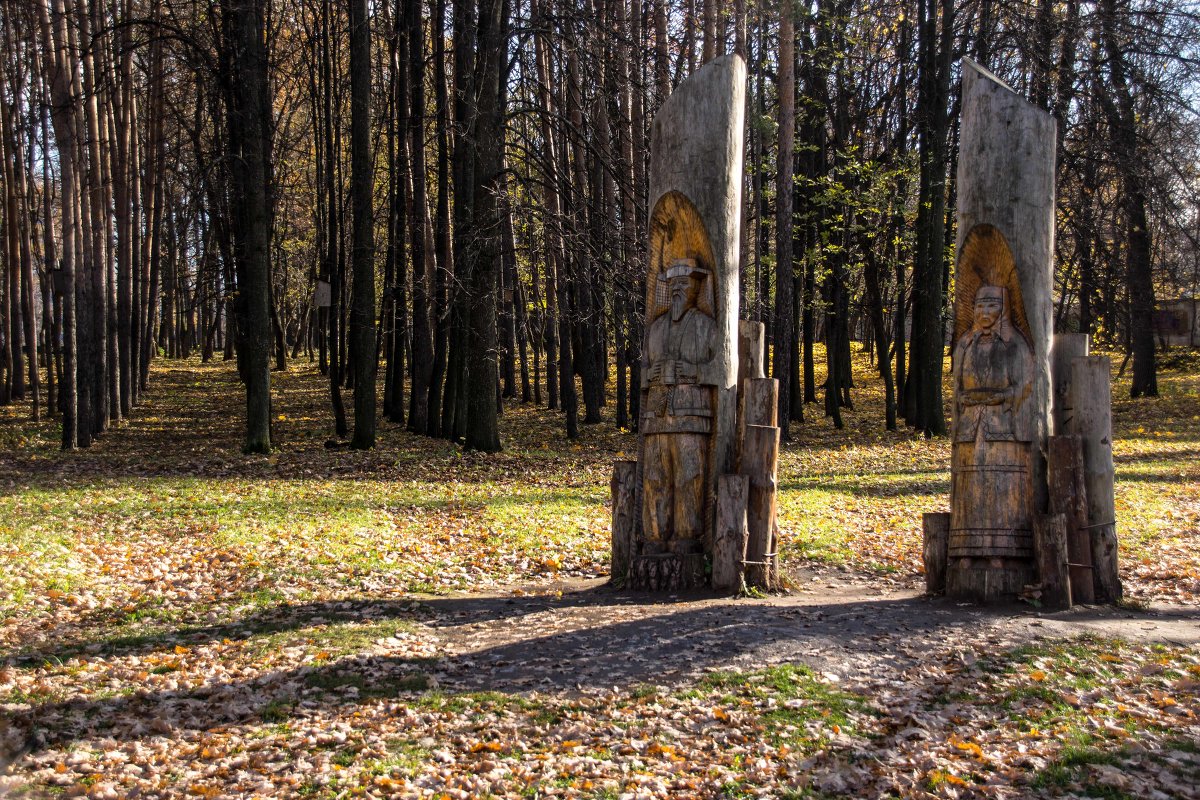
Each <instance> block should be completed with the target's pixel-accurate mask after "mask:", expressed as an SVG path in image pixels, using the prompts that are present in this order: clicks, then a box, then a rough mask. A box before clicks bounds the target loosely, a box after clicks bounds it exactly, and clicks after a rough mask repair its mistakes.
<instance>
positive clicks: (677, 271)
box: [658, 258, 708, 281]
mask: <svg viewBox="0 0 1200 800" xmlns="http://www.w3.org/2000/svg"><path fill="white" fill-rule="evenodd" d="M707 274H708V270H707V269H705V268H704V267H702V266H700V264H699V263H698V262H697V261H696V259H694V258H677V259H675V260H674V261H672V262H671V265H670V266H669V267H667V268H666V269H664V270H663V271H662V272H660V273H658V279H659V280H660V281H669V280H671V279H672V278H682V277H685V276H691V275H694V276H696V277H697V278H702V277H704V276H705V275H707Z"/></svg>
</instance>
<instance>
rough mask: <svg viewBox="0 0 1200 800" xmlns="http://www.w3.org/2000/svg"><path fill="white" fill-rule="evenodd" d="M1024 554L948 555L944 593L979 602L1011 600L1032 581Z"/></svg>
mask: <svg viewBox="0 0 1200 800" xmlns="http://www.w3.org/2000/svg"><path fill="white" fill-rule="evenodd" d="M1034 575H1035V573H1034V568H1033V562H1032V561H1030V560H1029V559H1027V558H1002V557H1001V558H983V557H981V558H971V557H965V558H953V557H952V558H951V559H950V566H949V568H948V569H947V570H946V596H947V597H953V598H956V599H961V600H974V601H976V602H979V603H996V602H1002V601H1005V600H1013V599H1015V598H1016V597H1017V595H1019V594H1020V593H1021V592H1022V591H1023V590H1024V589H1025V587H1026V585H1028V584H1031V583H1033V582H1034Z"/></svg>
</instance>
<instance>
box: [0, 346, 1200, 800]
mask: <svg viewBox="0 0 1200 800" xmlns="http://www.w3.org/2000/svg"><path fill="white" fill-rule="evenodd" d="M856 364H857V367H858V368H859V372H860V374H859V375H856V378H857V379H859V380H858V385H859V386H863V387H865V388H864V389H861V390H859V391H858V392H857V395H858V396H856V400H858V406H857V408H858V409H859V410H858V411H856V412H854V413H852V414H847V415H846V416H847V419H848V423H849V425H848V430H846V431H834V430H833V429H832V428H830V427H829V426H828V425H826V424H824V423H820V422H817V423H813V422H810V423H808V424H807V425H805V426H804V427H803V428H800V429H798V430H797V433H798V434H799V436H798V439H799V442H798V443H797V444H796V445H793V446H791V447H789V448H788V449H787V450H786V451H785V453H784V457H783V459H782V464H781V485H782V491H781V523H782V527H783V528H784V536H785V540H784V544H785V557H786V558H787V559H788V561H787V564H788V565H789V567H790V568H791V572H792V575H793V582H794V590H795V596H796V597H797V598H799V599H798V600H797V602H798V603H799V605H795V606H787V605H786V603H782V602H781V601H780V600H779V599H768V600H763V601H748V600H743V601H735V602H732V603H731V602H729V601H719V602H718V601H704V602H708V603H709V604H710V606H705V607H704V608H703V609H700V610H698V607H697V606H696V603H697V602H698V601H697V600H696V599H695V598H682V599H679V600H676V601H675V602H673V603H667V604H663V603H660V602H657V601H653V600H652V601H649V602H647V601H646V600H644V599H642V600H638V599H637V598H633V599H622V600H618V599H616V598H618V597H621V596H620V595H616V594H613V593H611V592H609V593H607V594H606V593H605V591H604V590H599V589H597V588H596V585H597V584H598V583H599V582H600V581H599V580H598V578H599V577H600V576H603V574H604V573H605V572H606V564H605V560H606V556H607V553H606V546H607V542H606V536H607V509H606V508H605V500H606V494H607V492H606V488H607V487H606V484H607V478H608V474H607V473H608V470H609V468H610V464H611V461H612V460H613V458H614V457H616V454H617V453H621V452H626V453H627V452H634V451H635V450H636V440H635V438H634V437H633V435H631V434H628V433H622V432H619V431H614V430H612V429H610V428H607V427H605V426H602V427H596V428H589V429H585V432H584V436H583V437H582V440H581V441H580V442H577V443H566V442H564V441H563V440H562V439H561V437H560V436H559V435H558V430H557V425H558V422H557V420H556V418H555V417H554V416H553V415H552V414H550V413H548V412H544V411H537V410H533V409H529V408H526V407H521V406H517V405H510V406H508V407H506V412H505V420H504V425H505V432H506V444H507V446H508V451H507V452H506V453H504V454H501V455H499V456H489V457H485V456H479V455H473V454H469V453H463V452H461V451H459V450H458V449H457V448H455V447H453V446H451V445H447V444H445V443H440V442H432V441H429V440H425V439H423V438H420V437H414V436H411V435H409V434H407V433H404V432H402V431H399V430H395V429H391V430H386V431H384V432H383V435H382V437H381V446H380V448H379V449H377V450H376V451H373V452H371V453H352V452H349V451H340V450H335V451H329V450H327V449H325V448H324V446H323V442H324V439H325V438H326V436H327V431H325V430H323V426H324V425H327V418H326V414H325V411H324V408H323V406H322V400H323V393H322V392H321V391H319V381H320V378H319V377H318V376H315V375H312V374H311V373H309V372H307V371H306V370H305V369H301V368H294V369H293V370H292V371H291V372H289V373H287V374H283V375H279V376H277V386H279V387H280V390H279V391H278V395H277V402H278V405H279V408H280V415H279V416H280V419H279V420H278V421H277V422H276V438H277V440H278V441H279V442H280V445H281V446H280V448H279V451H278V453H277V454H276V455H273V456H271V457H270V458H261V459H259V458H246V457H243V456H241V455H240V453H238V451H237V446H238V430H237V417H236V414H235V413H234V411H233V410H234V409H236V407H237V384H236V375H235V374H234V373H233V371H232V370H230V369H228V368H227V367H224V366H202V365H199V364H197V363H195V362H183V363H175V364H159V365H157V366H156V372H155V379H156V381H157V387H156V390H155V391H154V392H153V393H152V394H151V396H150V397H149V398H148V401H147V402H146V403H145V404H144V405H143V406H142V407H141V408H140V409H139V411H138V414H137V415H135V417H134V418H133V419H132V420H130V421H129V422H128V423H126V425H125V426H124V427H123V428H121V429H119V430H116V431H113V432H111V433H109V434H107V435H106V436H105V437H104V439H103V440H102V441H101V442H100V443H99V444H98V445H97V446H95V447H94V448H92V450H90V451H87V452H84V453H76V454H60V453H58V452H57V451H56V450H55V449H54V436H53V432H52V430H51V426H49V425H47V424H42V425H40V426H37V425H33V424H31V423H28V422H26V421H24V420H20V419H18V418H17V417H16V416H14V414H15V413H16V411H14V409H12V408H9V409H0V414H3V415H5V416H4V417H3V418H0V443H2V444H3V448H4V452H6V453H7V454H8V455H6V456H5V457H4V458H3V459H0V487H3V496H2V497H0V561H2V562H3V564H4V566H5V575H4V577H3V578H2V579H0V620H2V621H3V625H2V627H0V647H2V648H3V649H2V650H0V664H2V666H0V725H2V726H3V729H2V730H0V735H2V736H3V741H4V742H5V743H6V747H5V748H4V751H5V752H7V753H8V754H9V757H10V758H15V759H16V760H15V762H14V763H13V764H12V765H10V766H9V773H10V774H9V775H8V777H3V778H0V780H2V781H4V783H3V784H0V786H4V787H6V789H0V792H3V791H5V790H11V791H14V792H17V791H19V792H21V793H23V794H26V795H28V796H41V795H43V794H63V795H66V796H87V797H131V796H143V797H205V796H208V797H267V796H270V797H275V796H296V797H303V796H324V797H356V796H376V797H442V796H445V797H482V796H488V795H489V794H490V795H492V796H497V797H510V796H511V797H666V796H671V797H785V796H862V797H868V796H910V797H976V796H987V797H1024V796H1057V795H1061V796H1080V795H1085V796H1086V795H1094V796H1114V797H1116V796H1128V797H1153V798H1158V797H1195V796H1197V791H1196V788H1195V787H1196V786H1197V785H1200V757H1198V756H1197V754H1196V750H1197V748H1196V742H1197V741H1200V731H1198V730H1197V725H1198V723H1197V718H1196V714H1197V710H1198V708H1197V691H1196V689H1197V683H1198V682H1200V666H1198V665H1197V664H1198V657H1197V650H1196V647H1195V639H1194V638H1193V639H1188V638H1187V637H1186V636H1183V637H1179V636H1175V635H1174V633H1172V634H1170V635H1166V634H1164V633H1163V632H1162V631H1158V632H1148V633H1145V634H1141V633H1139V632H1137V631H1136V630H1133V629H1132V628H1129V629H1121V630H1120V631H1119V634H1120V636H1121V638H1102V639H1097V638H1083V639H1079V638H1072V637H1077V635H1078V633H1079V630H1082V628H1081V629H1079V630H1076V629H1073V628H1070V627H1065V628H1062V629H1059V628H1053V629H1052V625H1053V623H1052V620H1051V619H1050V618H1049V617H1048V618H1047V625H1048V626H1049V627H1047V628H1046V629H1045V630H1044V631H1043V632H1041V633H1045V634H1046V636H1045V637H1042V638H1039V637H1040V636H1041V633H1039V631H1038V629H1037V628H1035V627H1034V628H1031V627H1029V626H1028V625H1026V624H1024V623H1022V624H1021V625H1016V623H1013V622H1012V619H1013V618H1010V617H1005V616H1003V615H1001V616H1000V617H998V618H995V619H991V618H989V621H987V623H986V624H979V623H978V621H977V620H974V619H971V620H970V621H969V622H964V620H963V619H962V618H960V617H961V614H960V613H959V611H958V610H957V609H955V608H954V607H953V604H943V605H940V606H936V607H935V608H933V609H932V610H930V609H927V608H917V607H916V606H913V605H905V604H906V603H916V602H925V601H917V600H912V599H910V598H914V597H915V595H916V592H915V588H916V587H917V586H918V585H919V582H920V575H919V541H920V532H919V524H920V522H919V520H920V512H921V511H925V510H935V509H936V508H939V507H942V506H944V503H945V494H946V491H947V487H948V479H947V464H948V451H947V450H946V446H945V443H944V442H938V441H933V442H925V441H922V440H919V439H918V438H916V437H913V436H912V435H911V434H909V433H905V432H901V433H894V434H889V433H886V432H883V431H881V430H880V428H881V426H880V424H879V419H880V418H881V415H880V414H877V413H875V412H876V411H877V409H875V408H874V406H873V403H874V402H875V401H876V399H877V398H874V393H875V389H874V388H873V387H874V384H872V383H871V379H870V377H869V375H867V373H866V365H865V364H863V363H857V362H856ZM1161 385H1162V386H1163V388H1164V397H1163V398H1161V399H1160V400H1158V401H1154V402H1149V401H1136V402H1135V401H1124V400H1118V401H1117V403H1116V407H1115V409H1114V421H1115V426H1116V430H1117V435H1116V437H1115V441H1114V450H1115V452H1116V456H1117V467H1118V482H1119V483H1118V505H1119V511H1118V513H1119V514H1121V519H1122V534H1123V547H1125V557H1124V560H1123V563H1122V570H1123V573H1122V577H1123V579H1124V580H1125V584H1126V588H1127V591H1128V593H1129V595H1130V596H1131V597H1132V598H1133V599H1134V601H1135V603H1136V604H1147V603H1163V602H1167V603H1176V604H1183V606H1184V611H1182V612H1180V613H1182V614H1183V616H1182V617H1181V619H1182V620H1183V623H1184V625H1185V628H1184V630H1185V631H1186V630H1188V628H1187V627H1186V626H1188V625H1190V626H1191V628H1190V629H1191V630H1194V629H1195V617H1194V616H1193V614H1194V612H1192V611H1187V610H1186V609H1187V608H1194V607H1195V604H1196V595H1197V592H1198V591H1200V562H1198V555H1197V554H1198V552H1200V548H1197V547H1196V544H1197V542H1196V538H1197V536H1198V535H1200V534H1198V528H1200V526H1198V519H1200V510H1198V507H1197V504H1198V502H1200V501H1198V500H1197V498H1198V497H1200V491H1198V490H1200V464H1198V462H1197V457H1196V455H1195V442H1196V439H1197V433H1198V432H1200V424H1198V422H1197V420H1196V419H1195V417H1194V414H1189V413H1188V409H1189V408H1191V409H1194V408H1196V407H1197V406H1196V400H1197V396H1198V388H1197V387H1198V386H1200V381H1198V380H1197V378H1196V377H1195V375H1194V374H1184V373H1179V374H1168V375H1164V376H1163V380H1162V383H1161ZM190 386H205V387H208V390H206V391H205V392H204V393H203V394H201V393H199V392H196V391H195V390H192V391H188V387H190ZM1119 394H1120V385H1119V384H1118V385H1117V386H1116V387H1115V388H1114V396H1119ZM430 592H433V593H434V594H433V595H430V594H429V593H430ZM451 592H453V593H455V594H452V595H448V594H447V593H451ZM463 592H467V593H468V594H465V595H464V594H462V593H463ZM830 596H836V597H837V598H840V602H839V603H836V604H831V601H830V600H829V597H830ZM464 598H466V599H465V600H464ZM481 598H484V599H481ZM486 598H494V600H487V599H486ZM897 598H899V599H898V600H897ZM893 601H896V602H898V603H899V604H900V605H899V607H898V608H897V609H894V610H892V611H890V612H887V608H888V604H891V603H892V602H893ZM455 603H457V604H458V605H455ZM464 603H465V604H466V605H465V606H464V605H463V604H464ZM473 603H474V605H473ZM714 603H715V604H716V605H715V606H714V605H712V604H714ZM880 603H883V604H884V605H879V604H880ZM814 604H815V605H814ZM497 605H499V606H502V607H507V608H509V609H510V610H511V609H512V608H516V609H518V610H519V613H515V614H513V613H508V612H506V611H504V610H503V608H502V610H501V611H499V612H498V611H496V606H497ZM701 605H703V603H701ZM463 608H466V609H467V610H465V611H464V610H463ZM730 608H734V609H738V610H737V611H731V610H730ZM1155 608H1156V609H1157V608H1158V607H1157V606H1156V607H1155ZM746 609H749V611H747V610H746ZM880 609H884V612H886V613H881V612H880ZM889 614H890V616H889ZM930 614H933V615H935V616H938V617H939V619H938V620H937V622H936V624H930V625H927V626H926V627H924V628H920V626H919V625H917V626H916V627H917V628H919V630H916V631H907V632H902V631H899V630H898V626H902V625H903V623H902V622H898V621H903V620H907V619H918V620H919V619H922V618H927V617H929V616H930ZM1130 614H1131V615H1132V614H1134V612H1130ZM923 615H924V616H923ZM1143 616H1144V615H1143ZM1152 616H1153V615H1152ZM1160 616H1161V615H1160ZM872 617H879V618H880V619H882V620H884V621H886V622H887V623H888V624H889V625H891V626H892V629H890V630H889V629H888V628H886V627H870V626H869V625H868V623H866V622H864V620H868V619H870V618H872ZM1138 620H1143V617H1138ZM1034 624H1037V623H1034ZM1133 624H1134V623H1131V625H1133ZM1018 628H1019V632H1016V631H1017V629H1018ZM847 630H849V633H847ZM1171 630H1172V631H1175V630H1176V629H1171ZM673 631H684V633H680V634H678V635H674V634H673ZM1164 636H1165V637H1166V639H1167V640H1169V639H1171V638H1172V637H1174V639H1175V640H1176V641H1179V642H1181V643H1179V644H1171V643H1169V642H1168V643H1161V642H1156V641H1155V640H1156V638H1159V639H1161V638H1163V637H1164ZM789 793H790V794H789Z"/></svg>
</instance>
